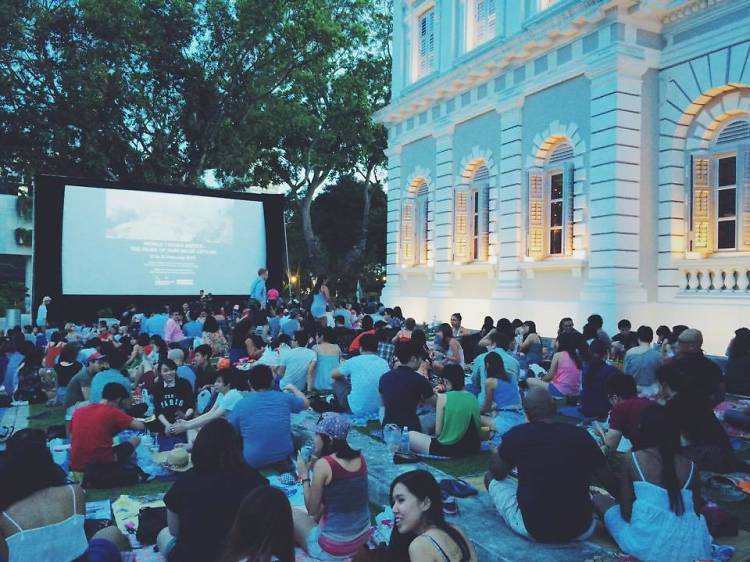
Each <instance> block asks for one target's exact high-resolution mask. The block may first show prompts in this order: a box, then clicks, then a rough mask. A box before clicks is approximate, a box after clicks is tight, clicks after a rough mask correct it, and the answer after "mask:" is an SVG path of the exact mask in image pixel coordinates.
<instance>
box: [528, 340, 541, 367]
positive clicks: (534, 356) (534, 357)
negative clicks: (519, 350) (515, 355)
mask: <svg viewBox="0 0 750 562" xmlns="http://www.w3.org/2000/svg"><path fill="white" fill-rule="evenodd" d="M524 353H525V354H526V364H527V365H531V364H532V363H536V364H537V365H540V364H541V363H542V342H541V341H538V342H534V343H532V344H530V345H529V348H528V349H527V350H526V351H525V352H524Z"/></svg>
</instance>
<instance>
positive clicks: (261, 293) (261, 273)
mask: <svg viewBox="0 0 750 562" xmlns="http://www.w3.org/2000/svg"><path fill="white" fill-rule="evenodd" d="M266 279H268V270H267V269H266V268H265V267H261V268H260V269H259V270H258V277H256V278H255V281H253V284H252V285H250V298H251V299H255V300H256V301H258V303H260V307H261V308H266V302H268V295H267V293H266Z"/></svg>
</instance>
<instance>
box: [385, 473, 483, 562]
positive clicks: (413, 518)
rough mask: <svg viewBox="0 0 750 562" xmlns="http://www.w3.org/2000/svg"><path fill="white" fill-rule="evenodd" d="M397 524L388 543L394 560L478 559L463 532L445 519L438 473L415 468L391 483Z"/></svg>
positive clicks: (470, 561) (457, 561)
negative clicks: (436, 475)
mask: <svg viewBox="0 0 750 562" xmlns="http://www.w3.org/2000/svg"><path fill="white" fill-rule="evenodd" d="M391 503H392V506H393V514H394V516H395V519H396V521H395V523H396V525H395V527H394V528H393V532H392V533H391V540H390V543H389V545H388V560H389V561H391V562H407V561H408V562H476V560H477V555H476V553H475V552H474V548H473V547H472V546H471V543H470V542H469V540H468V539H467V538H466V535H465V534H464V532H463V531H462V530H461V529H460V528H459V527H456V526H454V525H450V524H448V523H447V522H446V520H445V516H444V515H443V498H442V494H441V492H440V486H439V485H438V483H437V481H436V480H435V477H434V476H432V474H430V473H429V472H427V471H426V470H413V471H411V472H406V473H404V474H401V475H399V476H397V477H396V478H395V479H394V480H393V482H392V483H391Z"/></svg>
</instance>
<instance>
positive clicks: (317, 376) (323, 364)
mask: <svg viewBox="0 0 750 562" xmlns="http://www.w3.org/2000/svg"><path fill="white" fill-rule="evenodd" d="M315 341H316V344H315V347H313V351H315V354H316V357H315V361H311V362H310V365H309V367H308V370H307V389H308V390H330V389H331V388H332V386H333V379H331V373H332V372H333V370H334V369H338V367H339V364H340V363H341V348H340V347H339V346H338V343H336V332H334V330H333V328H322V329H320V330H318V333H317V334H316V336H315Z"/></svg>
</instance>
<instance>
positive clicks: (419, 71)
mask: <svg viewBox="0 0 750 562" xmlns="http://www.w3.org/2000/svg"><path fill="white" fill-rule="evenodd" d="M436 18H437V14H436V11H435V4H432V3H431V4H428V5H427V6H424V7H422V8H421V9H420V10H419V11H418V12H416V13H415V14H414V33H413V49H412V51H413V56H412V65H413V66H412V78H413V80H414V81H417V80H420V79H422V78H424V77H425V76H429V75H430V74H432V73H433V72H434V71H435V69H436V64H435V63H436V60H437V54H436V51H437V30H436V27H435V25H436ZM423 22H425V25H426V26H427V30H426V32H427V33H426V35H425V36H423V35H422V25H423ZM429 26H431V30H430V27H429ZM430 31H432V34H431V35H430V34H429V32H430ZM425 41H426V43H425ZM423 47H429V50H428V48H425V49H424V51H423Z"/></svg>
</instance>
